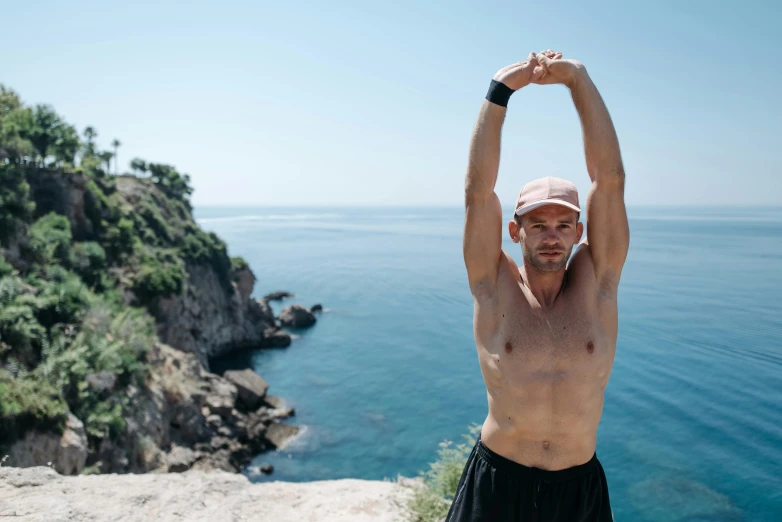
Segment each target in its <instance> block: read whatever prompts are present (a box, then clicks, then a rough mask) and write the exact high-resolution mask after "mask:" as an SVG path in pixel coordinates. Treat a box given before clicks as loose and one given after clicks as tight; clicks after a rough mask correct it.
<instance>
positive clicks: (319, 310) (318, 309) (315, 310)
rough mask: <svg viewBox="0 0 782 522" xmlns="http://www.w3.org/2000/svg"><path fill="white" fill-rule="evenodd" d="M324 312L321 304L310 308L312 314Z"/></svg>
mask: <svg viewBox="0 0 782 522" xmlns="http://www.w3.org/2000/svg"><path fill="white" fill-rule="evenodd" d="M322 311H323V305H320V304H316V305H312V308H310V312H312V313H315V312H322Z"/></svg>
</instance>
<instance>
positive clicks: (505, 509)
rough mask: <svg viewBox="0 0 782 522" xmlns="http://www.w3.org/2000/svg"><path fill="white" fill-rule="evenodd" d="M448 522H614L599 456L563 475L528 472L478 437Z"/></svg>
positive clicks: (547, 472)
mask: <svg viewBox="0 0 782 522" xmlns="http://www.w3.org/2000/svg"><path fill="white" fill-rule="evenodd" d="M445 520H446V522H520V521H524V522H526V521H531V520H534V521H539V522H612V521H613V515H612V514H611V506H610V504H609V501H608V483H607V482H606V476H605V472H604V471H603V466H602V465H601V464H600V462H599V461H598V460H597V453H595V454H594V455H593V456H592V458H591V459H590V460H589V462H587V463H585V464H581V465H578V466H574V467H572V468H568V469H563V470H559V471H549V470H544V469H539V468H530V467H527V466H524V465H522V464H519V463H518V462H514V461H512V460H510V459H507V458H505V457H503V456H502V455H499V454H497V453H495V452H493V451H492V450H490V449H489V448H488V447H487V446H486V445H485V444H484V443H483V442H482V441H481V437H480V435H478V440H477V441H476V443H475V447H473V449H472V452H471V453H470V457H469V458H468V459H467V465H465V467H464V471H462V476H461V478H460V479H459V485H458V486H457V488H456V496H455V497H454V500H453V503H452V504H451V508H450V509H449V511H448V516H447V517H446V518H445Z"/></svg>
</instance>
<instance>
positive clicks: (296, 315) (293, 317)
mask: <svg viewBox="0 0 782 522" xmlns="http://www.w3.org/2000/svg"><path fill="white" fill-rule="evenodd" d="M279 319H280V324H281V325H283V326H292V327H294V328H304V327H307V326H312V325H313V324H315V321H316V319H315V316H314V315H312V312H310V311H309V310H307V309H306V308H304V307H303V306H301V305H296V304H295V305H291V306H288V307H287V308H285V309H283V311H282V313H280V318H279Z"/></svg>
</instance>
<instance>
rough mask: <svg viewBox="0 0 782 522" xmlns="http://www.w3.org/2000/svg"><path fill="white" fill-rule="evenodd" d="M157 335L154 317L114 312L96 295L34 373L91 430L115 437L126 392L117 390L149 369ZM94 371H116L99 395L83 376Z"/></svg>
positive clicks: (133, 310)
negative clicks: (69, 335)
mask: <svg viewBox="0 0 782 522" xmlns="http://www.w3.org/2000/svg"><path fill="white" fill-rule="evenodd" d="M156 340H157V338H156V337H155V327H154V321H153V320H152V318H151V317H150V316H149V315H148V314H147V313H146V312H144V311H143V310H141V309H138V308H125V309H123V310H122V311H119V312H118V311H117V310H116V309H114V308H112V306H111V304H110V303H107V302H105V301H96V303H95V306H93V307H92V308H91V309H90V310H89V311H88V312H87V314H86V316H85V318H84V322H83V324H82V330H81V331H80V332H79V333H78V335H76V337H75V338H74V339H73V342H72V343H71V344H70V345H69V346H67V348H65V349H62V350H56V351H54V352H53V353H52V354H51V355H50V356H49V357H47V358H46V359H45V360H44V361H43V362H42V363H41V364H40V365H39V366H38V368H37V369H36V373H37V374H38V375H40V376H42V377H45V378H46V380H47V381H48V382H50V383H52V385H53V386H54V387H55V388H56V389H57V390H59V391H60V392H61V393H62V395H63V396H64V397H65V399H66V400H67V402H68V405H69V406H70V407H71V411H73V412H74V414H75V415H76V416H77V417H79V418H80V419H82V420H83V421H84V423H85V427H86V429H87V432H88V434H89V435H90V436H92V437H97V438H101V437H104V436H105V435H106V434H108V435H109V436H110V437H116V436H117V435H119V434H120V433H121V432H122V430H123V429H124V425H125V424H124V422H125V421H124V419H123V417H124V412H125V411H126V410H127V408H128V407H129V406H130V398H129V397H128V396H127V394H125V393H121V392H119V390H121V389H123V388H125V387H127V386H128V385H129V384H136V385H141V384H142V383H143V382H144V379H145V377H146V375H147V373H148V372H149V365H148V364H147V362H146V359H147V353H148V351H149V348H150V347H151V346H152V344H153V343H155V342H156ZM98 372H110V373H112V374H113V375H115V376H116V378H117V381H116V385H115V390H114V393H111V394H109V395H108V396H104V395H105V394H103V393H101V392H100V391H97V390H94V389H93V388H91V387H90V386H89V384H88V383H87V376H88V375H90V374H93V373H98Z"/></svg>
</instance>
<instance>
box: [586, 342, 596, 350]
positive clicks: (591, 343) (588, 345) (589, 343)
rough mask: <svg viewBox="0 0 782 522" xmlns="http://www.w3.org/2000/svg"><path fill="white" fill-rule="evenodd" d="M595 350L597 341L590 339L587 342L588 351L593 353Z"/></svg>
mask: <svg viewBox="0 0 782 522" xmlns="http://www.w3.org/2000/svg"><path fill="white" fill-rule="evenodd" d="M594 351H595V343H593V342H592V341H589V342H588V343H587V353H592V352H594Z"/></svg>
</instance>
